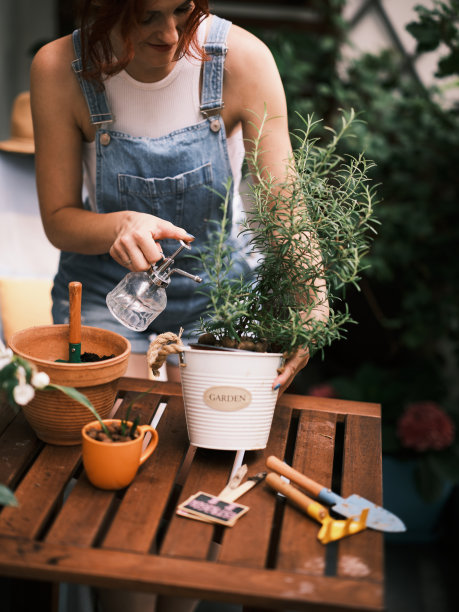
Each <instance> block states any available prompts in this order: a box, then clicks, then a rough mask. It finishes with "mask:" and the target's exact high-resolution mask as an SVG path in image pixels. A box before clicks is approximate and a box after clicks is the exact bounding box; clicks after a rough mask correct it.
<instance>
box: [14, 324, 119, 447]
mask: <svg viewBox="0 0 459 612" xmlns="http://www.w3.org/2000/svg"><path fill="white" fill-rule="evenodd" d="M9 344H10V347H11V349H12V351H13V352H14V353H15V354H16V355H19V356H20V357H22V358H24V359H26V360H28V361H29V362H30V363H32V364H34V365H35V366H36V367H37V369H38V370H39V371H40V372H45V373H46V374H48V376H49V378H50V381H51V383H53V384H55V385H61V386H65V387H74V388H76V389H77V390H78V391H80V392H81V393H83V394H84V395H85V396H86V397H87V398H88V400H89V401H90V402H91V403H92V405H93V406H94V408H95V410H96V411H97V412H98V414H99V415H100V416H101V418H103V419H104V418H107V417H108V416H109V414H110V411H111V409H112V407H113V404H114V401H115V398H116V392H117V388H118V381H119V379H120V378H121V377H122V376H123V375H124V374H125V372H126V369H127V365H128V359H129V355H130V353H131V344H130V342H129V340H127V339H126V338H124V337H123V336H121V335H120V334H117V333H115V332H112V331H108V330H105V329H100V328H97V327H89V326H81V346H82V347H83V349H84V351H85V352H88V353H94V354H95V355H97V356H99V357H100V356H109V358H108V359H107V358H105V359H102V360H97V361H89V362H76V363H70V362H69V361H68V358H69V325H65V324H64V325H44V326H37V327H30V328H28V329H24V330H21V331H18V332H16V333H15V334H14V335H13V336H12V337H11V339H10V343H9ZM110 356H111V357H110ZM22 410H23V412H24V416H25V417H26V419H27V421H28V422H29V424H30V426H31V427H32V429H33V430H34V431H35V433H36V435H37V436H38V437H39V438H40V439H41V440H43V441H44V442H48V443H50V444H57V445H74V444H80V443H81V429H82V427H83V426H84V425H85V424H86V423H88V422H89V421H90V420H92V419H93V418H94V417H93V415H92V414H91V412H90V410H88V408H86V407H85V406H83V405H82V404H81V403H79V402H78V401H76V400H75V399H73V398H71V397H69V396H68V395H65V394H64V393H62V392H60V391H59V390H48V389H47V390H43V391H38V390H37V392H36V393H35V396H34V398H33V399H32V400H31V401H30V402H29V403H28V404H27V405H26V406H23V407H22Z"/></svg>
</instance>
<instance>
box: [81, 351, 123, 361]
mask: <svg viewBox="0 0 459 612" xmlns="http://www.w3.org/2000/svg"><path fill="white" fill-rule="evenodd" d="M114 356H115V355H102V357H101V356H100V355H97V354H96V353H81V361H82V363H89V362H91V361H105V359H112V358H113V357H114Z"/></svg>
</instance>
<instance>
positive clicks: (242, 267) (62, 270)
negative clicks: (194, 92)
mask: <svg viewBox="0 0 459 612" xmlns="http://www.w3.org/2000/svg"><path fill="white" fill-rule="evenodd" d="M230 25H231V24H230V22H228V21H226V20H224V19H220V18H218V17H216V16H214V17H213V19H212V23H211V28H210V31H209V35H208V38H207V42H206V44H205V46H204V47H205V51H206V53H207V54H208V56H209V58H210V59H209V60H208V61H206V62H203V83H202V91H201V111H202V113H203V117H204V119H203V121H201V122H200V123H198V124H196V125H192V126H189V127H186V128H183V129H180V130H176V131H174V132H171V133H170V134H168V135H167V136H164V137H160V138H142V137H132V136H129V135H128V134H123V133H121V132H115V131H111V130H110V129H109V123H110V122H111V121H112V118H111V114H110V109H109V108H108V103H107V99H106V96H105V92H104V91H99V90H97V89H95V88H94V87H93V85H92V84H91V83H90V82H89V81H85V80H83V79H82V78H81V75H80V72H81V43H80V33H79V31H78V30H76V31H75V32H74V33H73V42H74V48H75V56H76V60H74V62H73V64H72V65H73V69H74V71H75V73H76V75H77V77H78V79H79V82H80V85H81V87H82V90H83V93H84V96H85V98H86V101H87V104H88V107H89V111H90V114H91V122H92V123H93V124H95V125H97V126H98V130H97V132H96V137H95V138H96V143H95V144H96V158H97V166H96V177H97V178H96V206H97V212H99V213H109V212H113V211H119V210H135V211H140V212H143V213H150V214H153V215H155V216H158V217H161V218H162V219H166V220H168V221H171V222H172V223H174V224H175V225H178V226H179V227H183V228H184V229H185V230H186V231H187V232H188V233H190V234H192V235H193V236H195V240H194V242H193V243H192V253H193V254H194V255H196V254H197V253H198V252H199V251H200V249H202V247H203V246H204V244H205V242H206V240H207V239H208V238H209V233H210V232H211V231H212V230H214V229H215V223H212V222H211V221H212V220H219V219H220V218H221V215H222V211H221V206H222V203H223V199H222V196H224V194H225V193H226V187H225V186H226V184H227V181H228V179H229V178H232V172H231V167H230V162H229V157H228V150H227V143H226V134H225V126H224V124H223V121H222V119H221V117H220V111H221V109H222V107H223V100H222V86H223V68H224V62H225V55H226V50H227V47H226V37H227V33H228V30H229V27H230ZM152 112H154V108H152ZM107 124H108V125H107ZM215 191H216V192H217V193H215ZM219 194H221V195H219ZM85 207H86V208H89V203H88V202H85ZM231 214H232V211H231V207H230V215H229V220H230V223H231ZM161 244H162V247H163V250H164V254H165V255H166V256H167V255H170V254H171V253H172V252H173V251H174V250H175V249H176V248H177V247H178V242H177V241H175V240H163V241H161ZM243 250H244V249H243V246H242V242H241V252H240V255H238V256H236V258H235V259H236V261H235V266H234V270H233V274H234V276H240V275H241V274H244V275H247V274H248V273H249V271H250V269H249V266H248V265H247V263H245V261H244V257H243V255H242V251H243ZM175 266H176V267H178V268H182V269H183V270H187V271H191V272H193V273H194V274H199V275H201V276H202V269H201V268H200V267H199V262H197V261H195V260H194V259H192V258H190V257H186V256H183V257H182V256H179V257H178V258H177V260H176V264H175ZM127 273H128V270H127V268H124V267H123V266H121V265H119V264H118V263H116V262H115V261H114V260H113V259H112V258H111V257H110V255H109V254H104V255H81V254H78V253H70V252H62V253H61V257H60V262H59V268H58V272H57V274H56V277H55V279H54V287H53V291H52V296H53V317H54V321H55V322H56V323H64V322H67V321H68V283H69V282H70V281H74V280H78V281H80V282H81V283H82V284H83V299H82V323H83V324H85V325H92V326H96V327H102V328H105V329H110V330H113V331H116V332H118V333H120V334H121V335H123V336H125V337H127V338H128V339H129V340H130V341H131V344H132V351H133V352H134V353H145V352H146V351H147V349H148V346H149V340H148V337H149V336H150V334H151V333H163V332H166V331H172V332H174V333H178V331H179V329H180V327H183V328H184V329H185V333H184V338H185V339H186V337H187V336H189V333H190V332H191V331H193V330H194V329H195V328H196V326H197V322H198V321H199V318H200V316H201V315H202V314H203V311H204V309H205V307H206V304H207V302H208V298H207V296H206V295H202V294H200V293H197V291H199V290H200V287H199V286H197V285H196V283H195V282H194V281H192V280H190V279H187V278H185V277H183V276H179V275H177V274H176V275H173V276H172V280H171V283H170V285H169V288H168V289H167V298H168V303H167V307H166V309H165V310H164V311H163V312H162V313H161V314H160V315H159V317H158V318H157V319H156V320H155V321H154V322H153V323H152V325H151V326H150V327H149V328H148V329H147V330H146V331H145V332H134V331H130V330H128V329H127V328H125V327H124V326H122V325H121V324H120V323H118V321H116V320H115V319H114V318H113V317H112V315H111V314H110V312H109V310H108V308H107V306H106V303H105V296H106V294H107V293H108V292H109V291H110V290H111V289H113V287H114V286H115V285H116V284H117V283H118V282H119V281H120V280H121V279H122V278H123V276H124V275H125V274H127ZM204 280H205V279H204Z"/></svg>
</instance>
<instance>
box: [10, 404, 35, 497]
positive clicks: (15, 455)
mask: <svg viewBox="0 0 459 612" xmlns="http://www.w3.org/2000/svg"><path fill="white" fill-rule="evenodd" d="M4 408H5V407H4V406H2V407H1V410H3V409H4ZM10 410H11V409H10ZM5 413H6V414H9V413H8V411H7V410H5ZM11 413H12V415H13V417H14V412H13V411H12V410H11ZM10 416H11V414H10ZM41 448H43V442H41V441H40V440H38V439H37V438H36V437H35V435H34V433H33V431H32V429H31V427H30V425H29V424H28V423H27V421H26V420H25V417H24V415H23V414H22V412H20V413H19V414H18V415H17V416H16V418H14V420H10V421H9V425H8V426H7V427H6V428H5V431H4V432H3V435H2V436H0V483H1V484H4V485H7V486H9V487H14V486H15V485H16V482H17V481H18V480H19V478H20V477H21V476H22V474H23V472H24V470H25V469H26V468H27V466H28V465H29V464H30V462H31V461H32V460H33V458H34V457H35V456H36V455H37V454H38V453H39V451H40V449H41Z"/></svg>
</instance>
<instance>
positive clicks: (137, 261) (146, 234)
mask: <svg viewBox="0 0 459 612" xmlns="http://www.w3.org/2000/svg"><path fill="white" fill-rule="evenodd" d="M120 216H121V220H120V223H119V227H118V231H117V236H116V238H115V240H114V242H113V244H112V246H111V247H110V255H111V256H112V257H113V259H114V260H115V261H116V262H118V263H119V264H121V265H122V266H125V267H126V268H129V269H130V270H133V271H139V270H148V268H149V267H150V265H151V264H152V263H156V262H157V261H159V260H160V259H161V258H162V257H163V254H162V248H161V245H160V244H159V241H160V240H162V239H164V238H173V239H175V240H183V241H185V242H191V241H192V240H194V236H192V235H191V234H188V233H187V231H186V230H184V229H183V228H181V227H177V226H176V225H174V224H173V223H170V222H169V221H165V220H164V219H161V218H159V217H155V216H154V215H149V214H147V213H140V212H134V211H126V212H125V213H123V214H122V215H120Z"/></svg>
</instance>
